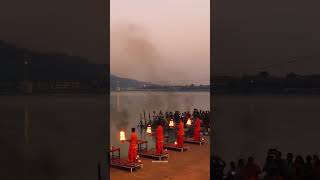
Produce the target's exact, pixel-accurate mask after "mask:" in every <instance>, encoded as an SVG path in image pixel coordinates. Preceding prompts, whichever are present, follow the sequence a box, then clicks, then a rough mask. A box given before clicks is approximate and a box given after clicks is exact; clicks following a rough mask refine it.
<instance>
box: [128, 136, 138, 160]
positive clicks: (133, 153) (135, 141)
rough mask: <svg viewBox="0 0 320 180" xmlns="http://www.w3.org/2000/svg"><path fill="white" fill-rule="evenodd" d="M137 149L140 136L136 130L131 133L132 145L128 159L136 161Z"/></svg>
mask: <svg viewBox="0 0 320 180" xmlns="http://www.w3.org/2000/svg"><path fill="white" fill-rule="evenodd" d="M137 149H138V137H137V134H136V133H135V132H133V133H131V136H130V145H129V151H128V161H129V162H134V161H135V160H136V158H137Z"/></svg>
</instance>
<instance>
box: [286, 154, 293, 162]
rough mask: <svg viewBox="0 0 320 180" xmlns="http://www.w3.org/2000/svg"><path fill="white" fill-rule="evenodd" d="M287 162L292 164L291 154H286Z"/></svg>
mask: <svg viewBox="0 0 320 180" xmlns="http://www.w3.org/2000/svg"><path fill="white" fill-rule="evenodd" d="M287 160H288V161H290V162H292V161H293V154H292V153H288V154H287Z"/></svg>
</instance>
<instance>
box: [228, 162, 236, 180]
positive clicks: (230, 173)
mask: <svg viewBox="0 0 320 180" xmlns="http://www.w3.org/2000/svg"><path fill="white" fill-rule="evenodd" d="M236 178H237V169H236V164H235V163H234V162H233V161H231V162H230V169H229V171H228V173H227V178H226V180H236Z"/></svg>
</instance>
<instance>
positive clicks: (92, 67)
mask: <svg viewBox="0 0 320 180" xmlns="http://www.w3.org/2000/svg"><path fill="white" fill-rule="evenodd" d="M25 62H27V63H28V64H27V65H25ZM26 69H27V70H26ZM107 75H108V74H107V66H106V64H94V63H90V62H89V61H88V60H87V59H85V58H82V57H78V56H70V55H67V54H59V53H41V52H35V51H33V50H29V49H24V48H19V47H16V46H15V45H13V44H10V43H7V42H3V41H0V81H22V80H23V79H24V78H26V77H27V79H28V80H32V81H105V80H106V79H107Z"/></svg>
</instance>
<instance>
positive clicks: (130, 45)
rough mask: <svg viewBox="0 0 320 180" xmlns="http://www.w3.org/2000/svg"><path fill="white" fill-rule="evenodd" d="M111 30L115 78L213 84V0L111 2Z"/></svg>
mask: <svg viewBox="0 0 320 180" xmlns="http://www.w3.org/2000/svg"><path fill="white" fill-rule="evenodd" d="M110 31H111V32H110V39H111V40H110V57H111V58H110V72H111V73H112V74H113V75H116V76H120V77H124V78H131V79H136V80H140V81H149V82H154V83H160V84H191V83H193V84H209V83H210V0H203V1H196V0H171V1H169V0H161V1H160V0H155V1H152V2H150V1H147V0H136V1H134V2H133V1H129V0H123V1H116V0H111V1H110Z"/></svg>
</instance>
